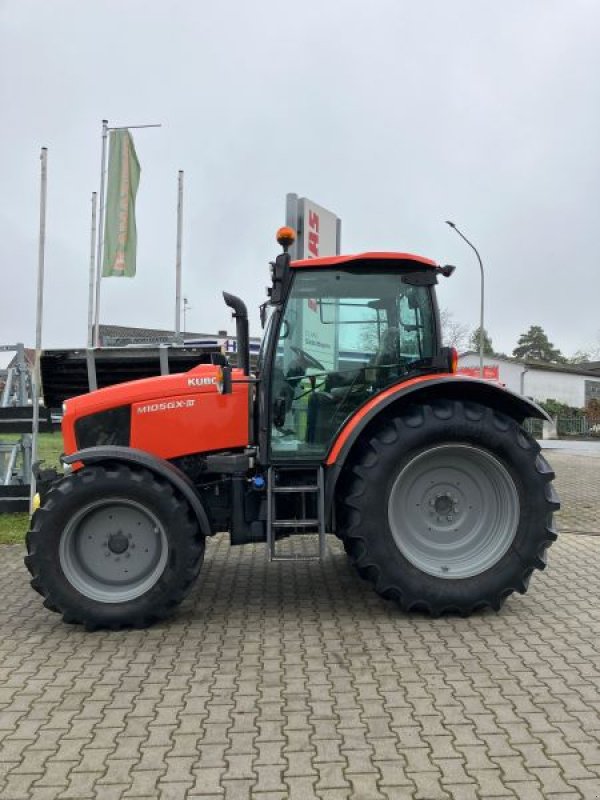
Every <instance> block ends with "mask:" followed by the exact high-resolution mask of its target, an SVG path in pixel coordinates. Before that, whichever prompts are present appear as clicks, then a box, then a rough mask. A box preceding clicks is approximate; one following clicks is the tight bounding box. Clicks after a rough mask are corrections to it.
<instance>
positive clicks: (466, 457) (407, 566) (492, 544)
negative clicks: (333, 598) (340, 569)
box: [338, 400, 559, 615]
mask: <svg viewBox="0 0 600 800" xmlns="http://www.w3.org/2000/svg"><path fill="white" fill-rule="evenodd" d="M553 478H554V473H553V472H552V469H551V468H550V466H549V464H548V463H547V461H546V460H545V459H544V457H543V456H542V455H541V453H540V448H539V445H538V444H537V442H536V441H535V440H534V439H533V438H532V437H530V436H529V435H528V434H527V433H526V432H525V431H524V430H523V429H522V428H521V426H520V425H519V424H518V423H517V422H515V421H514V420H513V419H511V418H509V417H506V416H504V415H502V414H499V413H497V412H495V411H494V410H493V409H491V408H488V407H485V406H482V405H479V404H476V403H463V402H460V401H444V400H439V401H433V402H431V403H429V404H423V405H421V406H412V407H410V408H407V409H405V410H403V411H401V412H400V413H398V415H397V416H394V417H391V418H387V419H386V420H385V421H383V420H382V421H380V422H379V423H378V424H377V427H376V428H375V429H374V430H372V431H371V432H370V436H369V437H368V438H367V437H365V438H363V439H362V440H361V441H360V442H359V443H358V446H357V448H356V451H355V453H354V454H353V460H352V463H351V464H350V465H349V467H348V468H347V469H346V473H345V476H344V479H343V483H342V485H341V487H340V489H341V491H340V493H339V495H338V496H340V497H341V500H340V502H339V504H338V520H339V523H340V525H339V534H340V535H341V536H342V538H343V540H344V545H345V548H346V551H347V552H348V553H349V555H350V556H351V558H352V560H353V562H354V564H355V565H356V567H357V569H358V571H359V573H360V574H361V575H362V576H363V577H365V578H367V579H368V580H369V581H371V582H372V583H373V585H374V586H375V589H376V591H377V592H378V593H379V594H381V595H383V596H384V597H387V598H390V599H393V600H395V601H396V602H397V603H398V604H399V605H400V606H401V607H402V608H403V609H406V610H423V611H426V612H428V613H430V614H433V615H438V614H441V613H444V612H458V613H460V614H465V615H466V614H469V613H471V612H472V611H475V610H478V609H481V608H486V607H491V608H494V609H496V610H498V609H499V608H500V607H501V605H502V603H503V602H504V600H505V599H506V598H507V597H508V596H509V595H510V594H511V593H512V592H514V591H517V592H520V593H521V594H522V593H524V592H525V591H526V589H527V586H528V582H529V578H530V576H531V574H532V572H533V570H534V569H536V568H537V569H543V568H544V566H545V563H546V561H545V553H546V549H547V548H548V547H549V546H550V545H551V544H552V542H553V541H554V540H555V539H556V533H555V532H554V530H553V528H552V512H553V511H555V510H557V509H558V508H559V503H558V497H557V495H556V493H555V492H554V489H553V487H552V479H553Z"/></svg>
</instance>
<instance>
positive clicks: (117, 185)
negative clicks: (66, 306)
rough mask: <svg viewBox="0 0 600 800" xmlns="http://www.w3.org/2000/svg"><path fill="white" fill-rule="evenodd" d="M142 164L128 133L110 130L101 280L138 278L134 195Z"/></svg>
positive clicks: (126, 131)
mask: <svg viewBox="0 0 600 800" xmlns="http://www.w3.org/2000/svg"><path fill="white" fill-rule="evenodd" d="M139 182H140V164H139V161H138V158H137V155H136V152H135V147H134V145H133V139H132V138H131V134H130V133H129V131H128V130H120V131H111V132H110V147H109V151H108V180H107V189H106V217H105V220H106V221H105V228H104V263H103V265H102V277H103V278H109V277H113V276H115V277H121V278H122V277H127V278H133V276H134V275H135V252H136V246H137V231H136V227H135V196H136V193H137V189H138V185H139Z"/></svg>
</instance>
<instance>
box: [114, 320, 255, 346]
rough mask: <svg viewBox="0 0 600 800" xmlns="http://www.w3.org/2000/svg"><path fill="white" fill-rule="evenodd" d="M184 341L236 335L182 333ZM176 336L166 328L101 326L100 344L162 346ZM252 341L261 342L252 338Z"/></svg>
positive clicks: (233, 335) (224, 332) (220, 332)
mask: <svg viewBox="0 0 600 800" xmlns="http://www.w3.org/2000/svg"><path fill="white" fill-rule="evenodd" d="M181 335H182V338H183V339H184V341H186V342H187V341H190V340H193V341H195V340H197V339H215V340H216V339H235V334H228V333H227V331H217V333H194V332H193V331H185V333H182V334H181ZM174 336H175V332H174V331H172V330H165V329H164V328H135V327H132V326H129V325H100V342H101V344H102V345H117V346H118V345H123V344H162V343H163V342H165V343H169V344H170V343H171V342H172V341H173V338H174ZM250 341H259V340H258V339H256V337H253V336H251V337H250Z"/></svg>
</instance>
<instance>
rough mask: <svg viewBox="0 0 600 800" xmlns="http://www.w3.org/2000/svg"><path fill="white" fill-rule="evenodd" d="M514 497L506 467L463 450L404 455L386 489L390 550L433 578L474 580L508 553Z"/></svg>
mask: <svg viewBox="0 0 600 800" xmlns="http://www.w3.org/2000/svg"><path fill="white" fill-rule="evenodd" d="M519 513H520V505H519V495H518V492H517V488H516V486H515V484H514V481H513V480H512V478H511V476H510V475H509V473H508V471H507V470H506V468H505V467H504V466H503V465H502V464H501V463H500V461H498V459H497V458H495V457H494V456H493V455H491V453H488V452H487V451H486V450H482V449H480V448H478V447H473V446H471V445H457V444H448V445H439V446H438V447H434V448H431V449H429V450H426V451H424V452H422V453H420V454H419V455H417V456H415V457H414V458H412V459H411V460H410V461H409V462H408V464H407V465H406V466H405V467H404V468H403V469H402V470H401V472H400V473H399V474H398V476H397V477H396V479H395V481H394V484H393V486H392V489H391V492H390V496H389V503H388V519H389V524H390V529H391V532H392V536H393V537H394V541H395V543H396V546H397V547H398V549H399V550H400V552H401V553H402V555H403V556H405V558H407V559H408V561H410V563H411V564H413V565H414V566H415V567H417V568H418V569H420V570H421V571H422V572H425V573H427V574H428V575H435V576H436V577H438V578H446V579H457V578H470V577H473V576H474V575H479V574H481V573H482V572H484V571H485V570H487V569H489V568H490V567H492V566H493V565H494V564H496V563H497V562H498V561H499V560H500V559H501V558H502V556H503V555H504V554H505V553H506V551H507V550H508V549H509V548H510V546H511V544H512V542H513V540H514V538H515V535H516V532H517V526H518V524H519Z"/></svg>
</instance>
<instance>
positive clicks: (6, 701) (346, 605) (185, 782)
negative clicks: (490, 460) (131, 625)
mask: <svg viewBox="0 0 600 800" xmlns="http://www.w3.org/2000/svg"><path fill="white" fill-rule="evenodd" d="M551 458H552V461H553V462H554V464H555V465H556V467H557V470H558V472H559V480H558V483H559V488H560V490H561V491H562V494H563V500H564V501H565V506H566V512H565V514H564V515H563V516H564V518H565V519H567V520H568V521H569V526H572V529H578V530H585V529H590V530H593V531H595V532H597V533H600V525H599V524H598V522H599V513H600V511H599V509H600V498H599V497H598V495H600V492H599V491H598V489H599V482H600V479H599V474H600V460H598V459H590V458H585V459H579V458H578V457H577V456H571V455H568V454H564V453H561V454H553V455H552V457H551ZM582 498H584V499H582ZM588 499H590V500H591V504H590V507H589V508H587V506H586V507H585V508H583V507H582V506H583V504H584V503H587V500H588ZM577 505H578V506H579V508H577V507H576V506H577ZM582 520H584V522H582ZM579 526H581V527H579ZM565 527H567V526H566V525H565ZM21 559H22V550H21V548H20V547H17V546H14V547H5V548H2V549H1V550H0V589H1V597H2V603H1V605H2V608H1V611H0V798H2V799H3V800H62V799H63V798H64V799H65V800H66V798H71V799H72V800H84V798H85V799H87V798H90V800H91V799H92V798H94V799H97V800H117V798H119V799H120V798H138V799H139V798H163V799H164V800H167V799H170V798H173V800H183V799H184V798H188V799H189V800H191V798H197V800H217V798H218V799H219V800H235V799H236V798H252V799H253V800H282V798H287V799H288V800H310V799H311V798H321V799H322V800H342V799H345V798H356V799H357V800H370V798H391V799H392V800H396V798H398V800H401V799H402V798H423V800H433V799H435V798H458V799H459V800H463V798H464V800H470V799H471V798H496V799H497V800H501V798H508V797H511V798H515V797H516V798H524V799H525V800H528V799H529V798H531V799H532V800H533V798H554V800H558V799H559V798H600V605H599V602H598V599H599V597H600V568H599V567H600V536H598V537H596V536H589V535H578V534H564V535H563V536H562V538H561V539H560V540H559V542H558V543H557V544H556V545H555V546H554V547H553V548H552V550H551V552H550V563H549V567H548V570H547V571H546V573H545V574H543V575H538V576H536V577H535V578H534V579H533V581H532V584H531V587H530V591H529V593H528V594H527V595H526V596H525V597H516V598H512V599H510V600H509V601H508V603H507V604H506V606H505V608H504V610H503V611H502V612H501V613H500V614H495V613H491V612H490V613H483V614H480V615H477V616H475V617H472V618H470V619H467V620H463V619H455V618H446V619H440V620H430V619H428V618H426V617H423V616H419V615H412V616H407V615H404V614H401V613H399V612H398V611H397V610H396V608H395V607H394V606H393V605H391V604H390V603H388V602H386V601H383V600H381V599H379V598H378V597H377V596H376V595H374V594H373V593H372V591H371V590H370V588H369V587H368V586H367V585H366V584H364V583H363V582H362V581H361V580H360V579H359V578H358V577H356V575H355V573H354V571H353V570H352V569H351V567H350V566H349V564H348V563H347V560H346V557H345V555H344V554H343V552H342V550H341V548H340V547H339V546H337V545H336V544H335V542H333V541H332V548H331V555H330V557H329V558H328V560H327V561H326V562H325V563H323V564H316V563H311V564H304V565H296V566H293V565H288V564H272V565H269V566H267V565H266V564H265V561H264V553H263V548H262V547H247V548H230V547H229V546H228V544H227V541H226V539H225V537H218V538H217V539H216V540H214V541H213V542H211V544H210V546H209V548H208V552H207V559H206V563H205V567H204V569H203V572H202V574H201V581H200V582H199V585H198V587H197V589H196V591H195V592H194V594H193V596H192V597H191V598H190V599H189V601H188V602H187V603H186V605H185V606H184V607H183V609H182V610H181V611H180V613H179V614H178V615H177V616H176V617H175V618H174V619H173V620H171V621H170V622H168V623H165V624H162V625H159V626H156V627H154V628H152V629H150V630H147V631H130V632H126V633H94V634H90V633H85V632H83V631H81V630H80V629H78V628H73V627H69V626H66V625H64V624H63V623H62V622H60V620H59V619H58V618H57V616H56V615H54V614H51V613H50V612H48V611H46V610H45V609H44V608H43V607H42V606H41V603H40V602H39V598H38V596H37V595H34V594H33V592H32V591H31V590H30V589H29V587H28V583H27V576H26V572H25V570H24V568H23V567H22V563H21Z"/></svg>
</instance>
